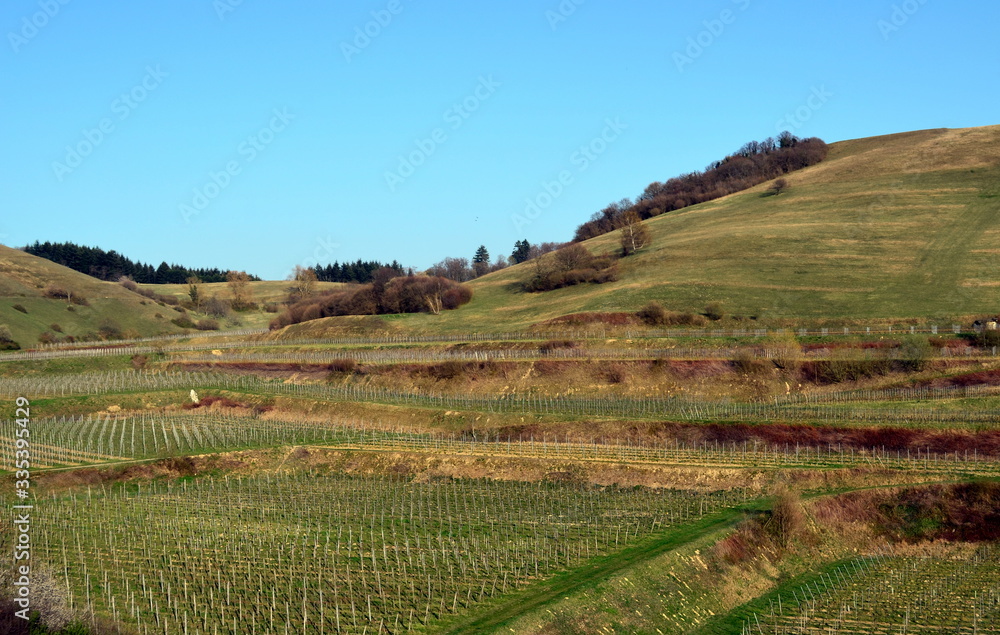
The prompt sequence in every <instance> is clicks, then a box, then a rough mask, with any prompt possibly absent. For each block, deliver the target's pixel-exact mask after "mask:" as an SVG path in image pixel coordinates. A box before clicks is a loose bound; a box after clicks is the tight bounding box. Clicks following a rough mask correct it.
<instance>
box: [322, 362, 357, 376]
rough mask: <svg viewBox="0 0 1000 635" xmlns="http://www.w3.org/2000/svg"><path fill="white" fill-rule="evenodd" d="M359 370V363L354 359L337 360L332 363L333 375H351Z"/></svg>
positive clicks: (330, 367) (331, 370)
mask: <svg viewBox="0 0 1000 635" xmlns="http://www.w3.org/2000/svg"><path fill="white" fill-rule="evenodd" d="M357 368H358V363H357V362H356V361H354V360H353V359H335V360H334V361H332V362H330V366H329V369H330V372H331V373H343V374H350V373H353V372H354V371H356V370H357Z"/></svg>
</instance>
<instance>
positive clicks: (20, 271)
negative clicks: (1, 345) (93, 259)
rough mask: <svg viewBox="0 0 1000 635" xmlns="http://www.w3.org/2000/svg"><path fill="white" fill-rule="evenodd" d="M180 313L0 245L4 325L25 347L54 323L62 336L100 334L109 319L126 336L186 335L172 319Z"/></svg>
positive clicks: (0, 309) (0, 306) (0, 314)
mask: <svg viewBox="0 0 1000 635" xmlns="http://www.w3.org/2000/svg"><path fill="white" fill-rule="evenodd" d="M49 287H58V288H61V289H65V290H67V291H71V292H72V293H73V296H74V297H76V298H80V297H82V298H85V299H86V302H87V304H86V305H83V304H74V303H72V302H69V301H67V300H66V299H52V298H47V297H45V290H46V289H47V288H49ZM15 306H20V307H22V308H23V309H24V311H25V312H22V311H20V310H17V309H15V308H14V307H15ZM178 315H179V313H175V312H174V310H173V309H172V308H171V307H169V306H159V305H157V304H156V303H155V302H153V301H151V300H148V299H146V298H143V297H141V296H139V295H137V294H135V293H132V292H131V291H128V290H127V289H125V288H123V287H121V286H120V285H118V284H115V283H113V282H102V281H100V280H97V279H96V278H91V277H90V276H87V275H84V274H82V273H79V272H76V271H73V270H72V269H69V268H67V267H63V266H62V265H57V264H55V263H53V262H50V261H48V260H45V259H44V258H38V257H36V256H32V255H29V254H26V253H24V252H23V251H20V250H18V249H11V248H10V247H5V246H2V245H0V324H5V325H7V326H8V327H9V328H10V330H11V333H12V334H13V336H14V339H15V340H16V341H17V342H18V343H19V344H21V346H22V347H24V348H27V347H29V346H33V345H35V344H36V343H37V342H38V337H39V335H40V334H42V333H43V332H45V331H50V332H52V331H53V330H54V329H53V327H52V325H53V324H56V325H58V326H59V327H60V329H61V331H62V333H61V334H60V335H72V336H74V337H81V336H84V335H86V334H87V333H96V332H97V331H98V330H99V329H100V328H101V326H102V325H104V324H105V322H106V321H107V320H111V321H113V322H114V323H115V324H116V325H117V326H118V327H120V329H121V331H122V332H123V334H126V335H128V334H131V335H137V336H143V337H145V336H151V335H159V334H162V333H181V332H183V329H180V328H178V327H177V326H175V325H174V324H171V322H170V320H171V319H172V318H175V317H177V316H178ZM157 316H159V317H157ZM57 334H59V333H57Z"/></svg>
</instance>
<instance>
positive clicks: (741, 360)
mask: <svg viewBox="0 0 1000 635" xmlns="http://www.w3.org/2000/svg"><path fill="white" fill-rule="evenodd" d="M729 363H730V364H732V366H733V370H735V371H736V372H738V373H740V374H741V375H758V374H761V373H763V372H764V371H766V370H767V368H768V364H767V362H765V361H764V360H762V359H758V358H756V357H754V356H753V354H752V353H750V351H746V350H741V351H738V352H737V353H736V354H735V355H734V356H733V358H732V359H731V360H730V362H729Z"/></svg>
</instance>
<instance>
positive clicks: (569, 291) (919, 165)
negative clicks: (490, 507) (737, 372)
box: [402, 126, 1000, 331]
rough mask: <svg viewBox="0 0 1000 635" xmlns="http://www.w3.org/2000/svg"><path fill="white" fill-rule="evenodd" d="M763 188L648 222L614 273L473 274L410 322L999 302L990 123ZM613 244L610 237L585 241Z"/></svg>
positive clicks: (504, 323)
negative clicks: (547, 286)
mask: <svg viewBox="0 0 1000 635" xmlns="http://www.w3.org/2000/svg"><path fill="white" fill-rule="evenodd" d="M787 180H788V182H789V184H790V187H789V189H788V190H787V191H785V192H784V193H782V194H780V195H778V196H768V195H767V190H768V188H769V186H770V184H769V183H765V184H762V185H759V186H756V187H754V188H752V189H750V190H747V191H745V192H741V193H737V194H733V195H730V196H727V197H725V198H721V199H718V200H715V201H710V202H707V203H702V204H700V205H696V206H692V207H688V208H685V209H683V210H679V211H676V212H672V213H669V214H664V215H661V216H658V217H656V218H653V219H650V220H647V221H644V224H645V225H646V226H647V227H648V229H649V231H650V233H651V235H652V244H651V246H649V247H647V248H645V249H643V250H641V251H640V252H639V253H637V254H636V255H634V256H631V257H628V258H624V259H622V260H621V261H620V262H619V279H618V281H617V282H610V283H605V284H600V285H596V284H585V285H580V286H575V287H569V288H564V289H559V290H555V291H548V292H544V293H525V292H523V291H522V290H521V287H522V285H523V283H524V282H525V281H526V280H527V279H529V277H530V276H531V275H532V273H533V267H534V266H535V265H534V264H533V263H532V262H527V263H523V264H520V265H517V266H514V267H510V268H508V269H505V270H502V271H499V272H496V273H493V274H490V275H487V276H484V277H482V278H480V279H477V280H475V281H473V282H472V283H470V284H471V285H472V287H473V288H474V290H475V295H474V297H473V300H472V302H471V303H470V304H468V305H466V306H465V307H462V308H461V309H459V310H457V311H453V312H448V313H446V314H443V315H440V316H430V315H414V316H406V317H405V318H402V320H403V321H405V324H406V325H407V326H410V327H413V328H416V329H421V330H424V329H428V330H429V329H444V330H455V331H461V330H464V331H469V330H494V331H495V330H508V329H521V328H526V327H529V326H530V325H532V324H536V323H539V322H542V321H544V320H548V319H551V318H555V317H558V316H562V315H567V314H571V313H577V312H585V311H635V310H637V309H639V308H640V307H642V306H643V305H644V304H645V303H647V302H649V301H650V300H657V301H659V302H661V303H662V304H663V305H664V306H666V307H668V308H670V309H673V310H678V311H701V310H703V309H704V307H705V305H706V304H707V303H711V302H718V303H721V304H722V306H723V307H724V309H725V311H726V312H727V313H729V314H731V315H743V316H746V317H756V318H758V319H769V318H775V319H792V320H795V319H820V318H832V319H859V320H868V319H894V318H922V319H934V318H937V319H950V318H958V317H963V316H969V315H976V314H981V313H989V312H996V311H997V310H998V307H1000V281H998V280H997V272H1000V214H998V212H1000V185H998V184H1000V126H991V127H984V128H969V129H956V130H949V129H937V130H924V131H917V132H908V133H902V134H894V135H888V136H882V137H872V138H866V139H857V140H851V141H842V142H838V143H834V144H831V145H830V152H829V155H828V158H827V159H826V160H825V161H824V162H822V163H820V164H818V165H815V166H812V167H808V168H805V169H803V170H801V171H797V172H794V173H792V174H789V175H788V177H787ZM583 244H584V245H585V246H586V247H587V248H588V249H589V250H590V251H591V252H592V253H594V254H602V253H610V252H613V251H616V250H618V249H619V246H618V235H617V232H615V233H612V234H607V235H604V236H600V237H597V238H594V239H591V240H588V241H586V242H584V243H583Z"/></svg>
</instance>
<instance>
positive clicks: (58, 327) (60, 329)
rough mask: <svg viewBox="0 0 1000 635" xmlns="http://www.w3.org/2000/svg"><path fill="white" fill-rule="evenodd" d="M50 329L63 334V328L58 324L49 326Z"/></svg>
mask: <svg viewBox="0 0 1000 635" xmlns="http://www.w3.org/2000/svg"><path fill="white" fill-rule="evenodd" d="M49 328H50V329H52V330H53V331H55V332H56V333H62V332H63V328H62V326H60V325H59V324H56V323H55V322H53V323H52V324H49Z"/></svg>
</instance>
